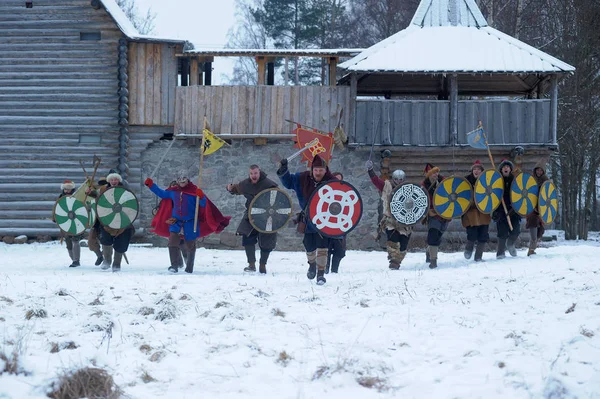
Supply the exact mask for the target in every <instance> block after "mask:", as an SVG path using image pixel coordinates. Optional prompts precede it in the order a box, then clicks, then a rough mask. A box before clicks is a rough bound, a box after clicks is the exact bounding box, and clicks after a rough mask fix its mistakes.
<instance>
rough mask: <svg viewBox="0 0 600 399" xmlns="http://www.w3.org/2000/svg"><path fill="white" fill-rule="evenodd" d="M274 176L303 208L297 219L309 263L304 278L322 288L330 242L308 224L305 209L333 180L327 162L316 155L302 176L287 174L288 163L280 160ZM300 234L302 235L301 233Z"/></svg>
mask: <svg viewBox="0 0 600 399" xmlns="http://www.w3.org/2000/svg"><path fill="white" fill-rule="evenodd" d="M277 176H279V179H280V180H281V183H282V184H283V186H284V187H285V188H287V189H291V190H294V192H295V193H296V196H297V197H298V202H299V204H300V207H301V208H302V212H301V213H300V217H299V219H298V222H299V223H298V225H299V227H300V228H299V231H300V232H302V233H303V234H304V239H303V244H304V249H305V250H306V257H307V259H308V272H307V273H306V277H308V278H309V279H310V280H312V279H314V278H315V277H317V284H318V285H323V284H325V283H326V282H327V280H326V279H325V267H326V266H327V253H328V250H329V238H328V237H326V236H323V235H321V234H320V233H319V231H318V230H317V229H316V228H315V227H314V226H312V225H311V224H310V223H309V222H308V215H307V212H306V207H307V204H308V199H309V198H310V196H311V194H312V193H313V192H314V191H315V190H316V189H317V187H318V186H320V185H321V184H322V183H325V182H327V181H330V180H334V179H335V177H334V176H333V175H332V174H331V172H330V171H329V167H328V166H327V162H326V161H325V160H324V159H323V158H321V157H320V156H319V155H318V154H317V155H315V157H314V158H313V161H312V164H311V166H310V170H307V171H305V172H298V173H293V174H292V173H290V171H289V170H288V160H287V159H285V158H283V159H282V160H281V166H280V167H279V169H278V170H277ZM302 230H303V231H302Z"/></svg>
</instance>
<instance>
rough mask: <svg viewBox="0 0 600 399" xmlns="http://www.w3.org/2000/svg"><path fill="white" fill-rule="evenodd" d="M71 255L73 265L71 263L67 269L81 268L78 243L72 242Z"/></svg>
mask: <svg viewBox="0 0 600 399" xmlns="http://www.w3.org/2000/svg"><path fill="white" fill-rule="evenodd" d="M72 254H73V256H72V259H73V263H71V265H70V266H69V267H77V266H81V264H80V263H79V257H80V256H81V247H80V246H79V241H74V242H73V250H72Z"/></svg>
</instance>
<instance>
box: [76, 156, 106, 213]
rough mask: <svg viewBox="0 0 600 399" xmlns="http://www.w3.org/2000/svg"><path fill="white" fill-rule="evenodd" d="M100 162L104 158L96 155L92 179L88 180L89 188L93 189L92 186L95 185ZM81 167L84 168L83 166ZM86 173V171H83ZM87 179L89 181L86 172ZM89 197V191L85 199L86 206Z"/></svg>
mask: <svg viewBox="0 0 600 399" xmlns="http://www.w3.org/2000/svg"><path fill="white" fill-rule="evenodd" d="M100 161H102V158H100V157H98V156H96V154H94V172H93V173H92V179H91V180H88V187H92V184H94V178H95V177H96V171H97V170H98V166H100ZM81 167H83V164H82V165H81ZM83 171H84V172H85V169H84V170H83ZM85 177H86V179H87V172H86V176H85ZM87 197H88V193H87V190H86V192H85V197H83V203H84V204H85V201H86V200H87Z"/></svg>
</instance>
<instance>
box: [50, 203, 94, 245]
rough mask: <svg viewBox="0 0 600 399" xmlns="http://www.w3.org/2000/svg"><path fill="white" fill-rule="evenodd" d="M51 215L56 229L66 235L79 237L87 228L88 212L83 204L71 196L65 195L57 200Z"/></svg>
mask: <svg viewBox="0 0 600 399" xmlns="http://www.w3.org/2000/svg"><path fill="white" fill-rule="evenodd" d="M52 213H53V216H54V221H55V222H56V224H57V225H58V228H59V229H60V230H61V231H62V232H63V233H65V234H67V235H70V236H77V235H80V234H82V233H83V232H84V231H85V228H86V227H87V224H88V219H89V215H88V211H87V209H86V207H85V205H84V204H83V202H81V201H79V200H78V199H77V198H75V197H73V196H69V195H65V196H63V197H60V198H59V199H57V200H56V202H55V203H54V208H53V210H52Z"/></svg>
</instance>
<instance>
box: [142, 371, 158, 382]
mask: <svg viewBox="0 0 600 399" xmlns="http://www.w3.org/2000/svg"><path fill="white" fill-rule="evenodd" d="M140 378H141V379H142V381H144V384H147V383H149V382H155V381H156V378H154V377H152V376H151V375H150V374H149V373H148V372H147V371H146V370H144V371H143V372H142V375H141V377H140Z"/></svg>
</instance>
